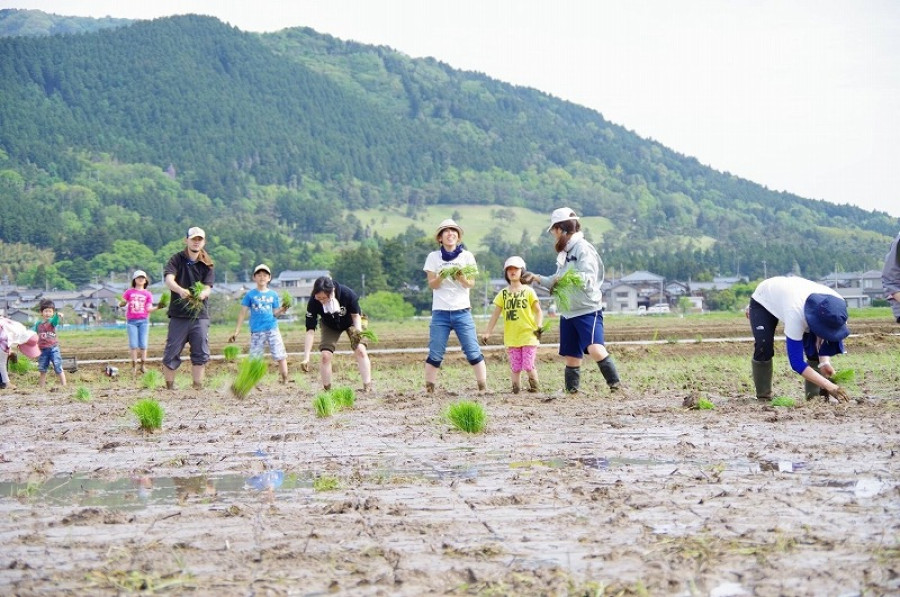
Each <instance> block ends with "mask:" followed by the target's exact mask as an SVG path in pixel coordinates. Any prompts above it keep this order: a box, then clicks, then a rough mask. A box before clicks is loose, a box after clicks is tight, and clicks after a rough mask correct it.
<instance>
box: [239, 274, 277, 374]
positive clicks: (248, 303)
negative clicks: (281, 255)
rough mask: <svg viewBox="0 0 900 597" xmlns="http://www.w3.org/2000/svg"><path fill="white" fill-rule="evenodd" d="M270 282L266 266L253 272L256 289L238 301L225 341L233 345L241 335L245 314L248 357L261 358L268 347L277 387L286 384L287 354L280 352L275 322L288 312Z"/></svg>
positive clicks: (249, 291)
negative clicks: (234, 321) (238, 308)
mask: <svg viewBox="0 0 900 597" xmlns="http://www.w3.org/2000/svg"><path fill="white" fill-rule="evenodd" d="M271 279H272V270H270V269H269V266H268V265H266V264H264V263H260V264H259V265H257V266H256V267H255V268H254V269H253V281H254V282H256V288H253V289H251V290H248V291H247V294H245V295H244V298H243V299H241V312H240V314H239V315H238V320H237V326H236V327H235V328H234V334H232V335H231V337H230V338H228V341H229V342H234V341H235V339H236V338H237V336H238V334H239V333H240V332H241V326H242V325H243V324H244V319H245V318H246V317H247V314H248V313H249V314H250V356H251V357H258V356H262V355H263V353H264V351H265V346H266V344H268V345H269V352H271V353H272V358H273V359H274V360H275V361H276V362H277V363H278V371H279V373H280V374H281V383H287V379H288V368H287V351H286V350H285V348H284V341H283V340H282V339H281V332H280V331H279V330H278V320H277V319H275V318H276V316H278V315H281V314H282V313H284V312H285V311H287V309H288V308H287V307H285V306H282V304H281V299H280V297H279V296H278V293H277V292H275V291H274V290H272V289H270V288H269V281H270V280H271Z"/></svg>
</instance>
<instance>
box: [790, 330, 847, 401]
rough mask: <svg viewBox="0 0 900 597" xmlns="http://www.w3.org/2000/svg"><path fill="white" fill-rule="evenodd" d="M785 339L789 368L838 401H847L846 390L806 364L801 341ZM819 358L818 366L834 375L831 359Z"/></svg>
mask: <svg viewBox="0 0 900 597" xmlns="http://www.w3.org/2000/svg"><path fill="white" fill-rule="evenodd" d="M786 340H787V353H788V360H789V361H790V363H791V369H793V370H794V371H795V372H797V373H798V374H800V376H801V377H802V378H803V379H805V380H807V381H809V382H811V383H814V384H816V385H817V386H819V387H820V388H822V389H823V390H825V391H826V392H828V395H829V396H833V397H834V398H836V399H837V400H838V401H839V402H848V401H849V400H850V396H849V394H847V390H845V389H844V388H842V387H840V386H839V385H837V384H836V383H834V382H832V381H831V380H829V379H828V378H827V377H825V376H824V375H822V374H821V373H819V372H818V371H816V370H815V369H813V368H812V367H810V366H809V365H807V364H806V359H805V358H804V354H803V342H802V341H801V340H793V339H791V338H787V339H786ZM819 359H820V361H819V368H820V369H823V370H825V371H826V372H828V371H830V375H834V367H832V366H831V359H830V358H829V357H826V356H822V355H820V356H819Z"/></svg>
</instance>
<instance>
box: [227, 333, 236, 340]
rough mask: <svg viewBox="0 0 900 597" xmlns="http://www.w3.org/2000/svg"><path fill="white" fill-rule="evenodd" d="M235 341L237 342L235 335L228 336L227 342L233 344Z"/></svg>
mask: <svg viewBox="0 0 900 597" xmlns="http://www.w3.org/2000/svg"><path fill="white" fill-rule="evenodd" d="M235 340H237V334H231V335H230V336H228V341H229V342H234V341H235Z"/></svg>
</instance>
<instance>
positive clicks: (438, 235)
mask: <svg viewBox="0 0 900 597" xmlns="http://www.w3.org/2000/svg"><path fill="white" fill-rule="evenodd" d="M447 228H455V229H456V231H457V232H459V240H462V237H463V229H462V228H461V227H460V226H459V224H457V223H456V220H454V219H453V218H447V219H446V220H444V221H443V222H441V223H440V224H438V227H437V232H436V233H435V235H434V236H435V238H437V241H438V242H441V233H442V232H443V231H444V230H446V229H447Z"/></svg>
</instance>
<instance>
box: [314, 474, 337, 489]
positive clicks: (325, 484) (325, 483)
mask: <svg viewBox="0 0 900 597" xmlns="http://www.w3.org/2000/svg"><path fill="white" fill-rule="evenodd" d="M338 487H340V483H339V481H338V478H337V477H331V476H328V475H325V476H322V477H316V480H315V481H313V490H314V491H334V490H335V489H337V488H338Z"/></svg>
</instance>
